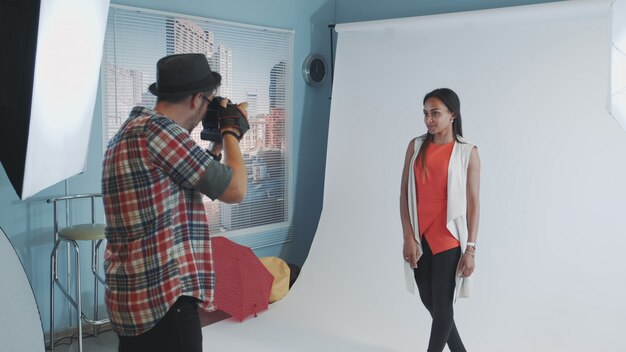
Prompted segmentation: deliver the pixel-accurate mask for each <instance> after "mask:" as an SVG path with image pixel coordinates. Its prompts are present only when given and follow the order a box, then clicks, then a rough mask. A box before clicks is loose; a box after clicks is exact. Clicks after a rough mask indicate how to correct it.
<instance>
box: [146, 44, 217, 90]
mask: <svg viewBox="0 0 626 352" xmlns="http://www.w3.org/2000/svg"><path fill="white" fill-rule="evenodd" d="M156 66H157V72H156V82H154V83H152V84H151V85H150V87H148V90H149V91H150V93H152V94H154V95H156V96H158V97H174V96H184V95H187V94H192V93H196V92H200V91H203V90H209V89H213V88H217V87H218V86H219V85H220V83H221V80H222V77H221V76H220V74H219V73H217V72H212V71H211V67H209V63H208V61H207V59H206V56H204V54H176V55H170V56H166V57H164V58H161V59H160V60H159V61H158V62H157V65H156Z"/></svg>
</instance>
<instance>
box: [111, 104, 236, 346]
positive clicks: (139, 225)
mask: <svg viewBox="0 0 626 352" xmlns="http://www.w3.org/2000/svg"><path fill="white" fill-rule="evenodd" d="M205 171H206V172H213V173H214V174H216V175H218V176H219V177H218V178H217V179H216V180H215V184H214V185H212V186H214V187H215V188H214V190H213V191H214V194H218V195H221V194H222V193H223V192H224V190H225V189H226V187H227V186H228V183H229V182H230V178H231V177H232V173H231V171H230V170H229V169H228V168H226V166H224V165H222V164H220V163H218V162H215V161H213V160H212V159H211V158H210V157H209V155H208V154H207V153H206V152H205V151H204V150H202V149H201V148H200V147H199V146H198V145H197V144H196V143H195V142H194V141H193V140H192V139H191V138H190V136H189V132H188V131H187V130H185V129H184V128H183V127H181V126H179V125H178V124H176V123H175V122H174V121H172V120H170V119H169V118H167V117H165V116H163V115H159V114H158V113H157V112H155V111H153V110H150V109H146V108H142V107H135V108H134V109H133V110H132V112H131V113H130V116H129V118H128V120H127V121H126V122H125V123H124V124H123V125H122V127H121V128H120V130H119V132H118V133H117V134H116V135H115V136H114V137H113V139H111V141H110V143H109V146H108V148H107V151H106V154H105V157H104V165H103V175H102V196H103V201H104V208H105V214H106V220H107V227H106V238H107V246H106V253H105V262H104V266H105V273H106V283H107V288H106V294H105V296H106V297H105V299H106V305H107V309H108V311H109V316H110V318H111V324H112V327H113V329H114V330H115V332H116V333H118V334H120V335H122V336H135V335H139V334H141V333H144V332H146V331H148V330H150V329H151V328H153V327H154V326H155V325H156V324H157V323H158V322H159V320H160V319H161V318H162V317H163V316H165V314H166V313H167V311H168V310H169V309H170V307H171V306H172V304H173V303H174V302H175V301H176V300H177V299H178V297H179V296H181V295H185V296H192V297H196V298H198V299H199V300H200V301H201V303H200V307H201V308H202V309H204V310H206V311H212V310H214V309H215V307H214V305H213V288H214V279H215V274H214V271H213V260H212V255H211V241H210V239H209V226H208V222H207V217H206V213H205V210H204V205H203V203H202V194H201V193H199V192H198V191H196V190H195V189H193V185H194V184H196V183H197V182H198V180H199V179H200V178H201V177H202V175H203V174H204V172H205Z"/></svg>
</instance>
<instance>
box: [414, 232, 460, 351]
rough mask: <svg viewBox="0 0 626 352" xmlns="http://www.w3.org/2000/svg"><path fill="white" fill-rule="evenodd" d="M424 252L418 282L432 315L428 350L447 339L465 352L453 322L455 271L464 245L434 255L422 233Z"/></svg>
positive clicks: (453, 347) (438, 348)
mask: <svg viewBox="0 0 626 352" xmlns="http://www.w3.org/2000/svg"><path fill="white" fill-rule="evenodd" d="M422 249H423V251H424V253H422V256H421V257H420V259H419V261H418V262H417V269H415V282H416V283H417V288H418V289H419V293H420V298H421V299H422V303H424V306H425V307H426V309H428V311H429V312H430V316H431V317H432V318H433V323H432V326H431V329H430V341H429V342H428V352H441V351H443V348H444V347H445V345H446V343H447V344H448V347H449V348H450V351H452V352H465V351H466V350H465V346H463V342H462V341H461V337H460V336H459V332H458V331H457V330H456V325H455V324H454V310H453V307H452V305H453V301H454V287H455V275H456V269H457V265H458V263H459V258H460V256H461V248H460V247H455V248H452V249H449V250H447V251H444V252H441V253H437V254H435V255H433V253H432V251H431V249H430V246H429V245H428V242H426V237H422Z"/></svg>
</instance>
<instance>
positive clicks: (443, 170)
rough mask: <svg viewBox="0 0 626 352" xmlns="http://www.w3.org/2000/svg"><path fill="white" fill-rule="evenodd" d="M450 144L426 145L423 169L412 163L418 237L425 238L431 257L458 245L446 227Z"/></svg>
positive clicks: (420, 162)
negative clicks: (415, 190)
mask: <svg viewBox="0 0 626 352" xmlns="http://www.w3.org/2000/svg"><path fill="white" fill-rule="evenodd" d="M453 148H454V142H453V143H448V144H433V143H431V144H430V145H428V149H426V170H427V172H424V170H423V168H422V160H421V158H418V160H416V161H415V165H414V170H415V184H416V185H417V215H418V219H419V227H420V229H419V230H420V238H422V236H426V240H427V241H428V244H429V245H430V248H431V250H432V252H433V254H437V253H441V252H443V251H446V250H448V249H451V248H454V247H457V246H459V245H460V243H459V241H458V240H457V239H456V238H455V237H454V236H453V235H452V234H451V233H450V231H449V230H448V228H447V226H446V224H447V216H448V165H449V164H450V156H451V155H452V149H453Z"/></svg>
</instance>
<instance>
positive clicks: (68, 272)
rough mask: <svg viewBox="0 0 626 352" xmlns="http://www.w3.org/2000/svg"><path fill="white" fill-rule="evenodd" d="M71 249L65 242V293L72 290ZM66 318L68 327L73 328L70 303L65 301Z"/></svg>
mask: <svg viewBox="0 0 626 352" xmlns="http://www.w3.org/2000/svg"><path fill="white" fill-rule="evenodd" d="M71 251H72V249H71V247H70V242H65V261H66V266H65V283H66V285H67V286H66V287H67V291H68V292H69V291H71V290H72V276H71V274H72V258H71V254H72V253H71ZM67 317H68V320H69V324H70V326H73V325H74V324H73V323H72V321H73V319H72V303H71V302H70V301H67Z"/></svg>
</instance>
